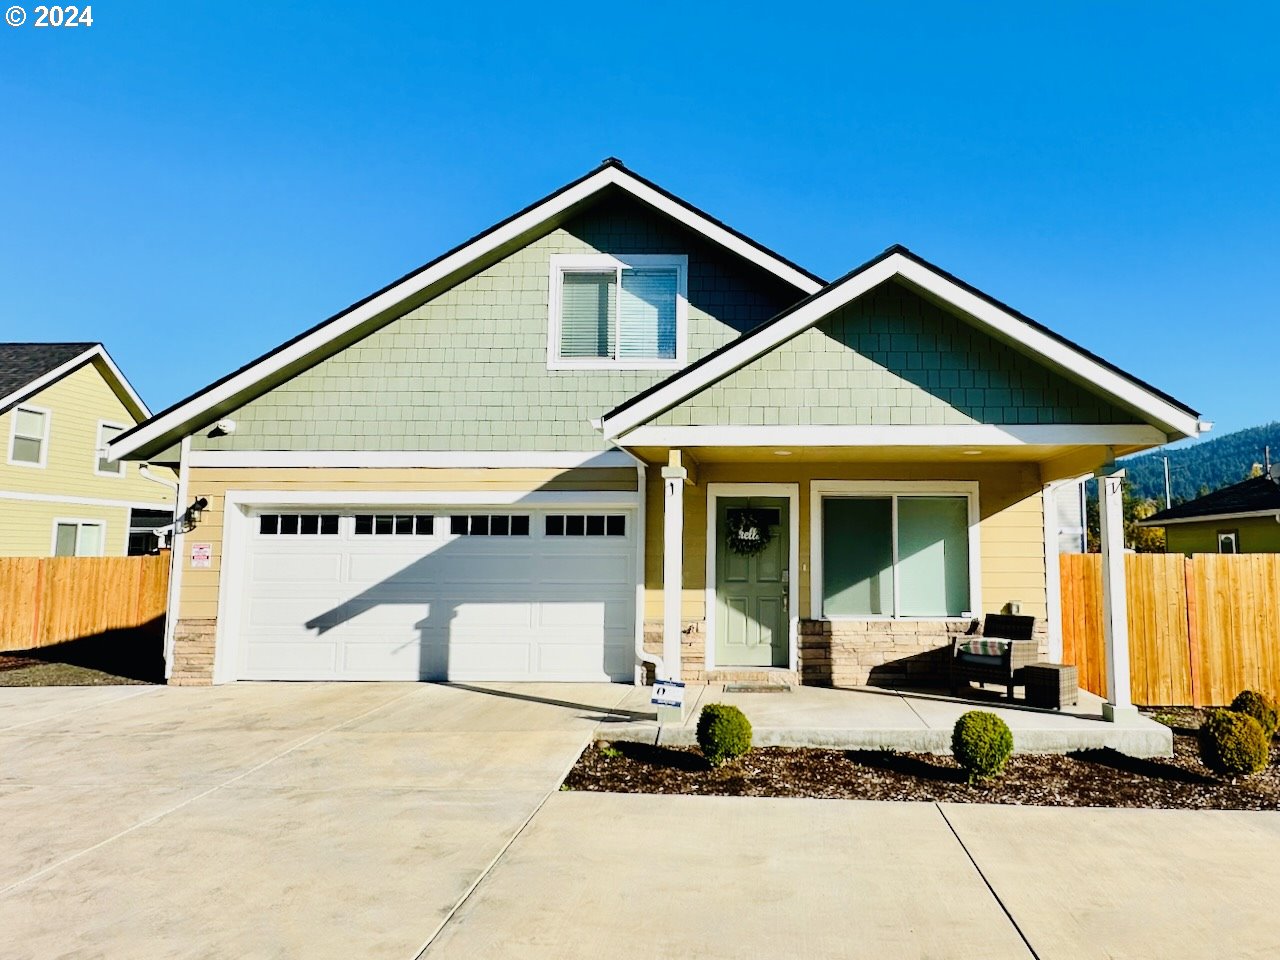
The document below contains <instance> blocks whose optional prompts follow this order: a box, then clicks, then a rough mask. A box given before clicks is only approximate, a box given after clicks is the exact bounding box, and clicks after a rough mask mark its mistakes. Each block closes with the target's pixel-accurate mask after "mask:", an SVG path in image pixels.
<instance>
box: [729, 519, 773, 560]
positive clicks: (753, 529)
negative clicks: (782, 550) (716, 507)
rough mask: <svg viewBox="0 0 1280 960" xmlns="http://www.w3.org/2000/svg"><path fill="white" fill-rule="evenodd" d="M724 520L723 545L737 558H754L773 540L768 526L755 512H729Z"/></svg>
mask: <svg viewBox="0 0 1280 960" xmlns="http://www.w3.org/2000/svg"><path fill="white" fill-rule="evenodd" d="M726 520H727V524H726V525H727V526H728V528H729V532H728V535H727V536H726V537H725V545H726V546H727V547H728V548H729V549H730V550H732V551H733V552H734V553H736V554H738V555H739V556H743V557H754V556H755V555H756V554H758V553H760V552H762V551H763V550H764V549H765V547H767V546H769V544H770V542H771V541H772V540H773V534H772V533H771V532H770V531H769V525H768V524H767V523H765V522H764V518H763V517H762V516H760V514H759V513H758V512H757V511H755V510H749V509H743V510H730V511H729V514H728V517H727V518H726Z"/></svg>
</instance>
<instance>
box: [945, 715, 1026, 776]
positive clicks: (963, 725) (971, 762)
mask: <svg viewBox="0 0 1280 960" xmlns="http://www.w3.org/2000/svg"><path fill="white" fill-rule="evenodd" d="M951 752H952V753H953V754H955V758H956V762H957V763H959V764H960V766H962V767H964V769H965V771H966V772H967V773H968V774H969V782H970V783H977V782H978V781H979V780H987V779H989V778H991V777H996V776H999V775H1000V773H1001V771H1003V770H1004V765H1005V764H1006V763H1007V762H1008V760H1009V756H1010V754H1012V753H1013V734H1012V733H1011V732H1010V730H1009V725H1008V724H1007V723H1005V722H1004V721H1003V720H1001V719H1000V718H999V717H997V716H996V715H995V714H994V713H990V712H988V711H986V710H970V711H969V712H968V713H966V714H964V715H963V716H962V717H961V718H960V719H959V720H957V721H956V725H955V727H954V728H953V729H952V731H951Z"/></svg>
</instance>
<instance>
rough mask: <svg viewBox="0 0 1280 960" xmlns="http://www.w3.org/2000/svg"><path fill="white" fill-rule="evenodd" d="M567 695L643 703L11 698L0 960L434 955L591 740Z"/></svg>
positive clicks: (391, 693)
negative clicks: (429, 949) (430, 947)
mask: <svg viewBox="0 0 1280 960" xmlns="http://www.w3.org/2000/svg"><path fill="white" fill-rule="evenodd" d="M567 690H568V691H569V692H572V693H574V694H575V695H576V696H578V697H580V698H581V699H582V701H583V702H584V703H589V704H594V705H597V706H599V705H608V704H612V703H616V702H617V701H619V700H621V699H622V698H623V697H624V696H625V695H626V694H627V693H628V688H627V687H620V686H610V685H607V684H600V685H591V686H585V687H584V686H578V687H574V688H566V687H565V686H563V685H559V686H555V687H551V686H546V687H542V686H540V685H537V684H523V685H515V686H508V687H506V688H499V687H497V686H496V685H490V689H489V690H487V691H486V690H481V689H479V688H476V689H460V688H454V687H443V686H436V685H427V684H380V683H379V684H236V685H232V686H227V687H219V688H215V689H189V688H188V689H183V688H162V687H144V688H139V687H127V688H126V687H114V688H103V687H98V688H67V689H51V688H46V689H5V690H3V691H0V824H2V825H3V827H2V829H3V841H2V842H0V930H2V931H4V933H3V935H2V936H0V939H2V940H3V943H4V946H3V948H0V954H3V956H4V957H5V958H19V957H32V958H35V957H39V958H45V960H49V958H64V957H65V958H71V957H77V958H78V957H113V958H114V957H121V958H125V957H128V958H138V957H146V958H149V960H158V958H167V957H184V958H185V957H237V958H246V960H247V958H258V957H263V958H266V957H272V958H274V957H308V958H325V957H334V958H343V960H348V958H351V957H361V958H366V957H367V958H373V957H390V958H396V960H409V958H413V957H416V956H417V955H418V953H419V952H420V951H421V950H422V948H423V946H424V945H425V944H426V942H427V941H428V940H429V939H430V938H431V937H432V936H433V935H434V934H435V932H436V931H437V929H438V928H439V927H440V925H441V923H442V922H443V921H444V920H445V918H446V917H447V916H448V915H449V913H450V911H451V910H453V908H454V907H455V905H456V904H457V903H458V902H459V901H460V900H461V899H462V898H463V897H464V896H465V895H466V893H467V892H468V891H469V890H470V889H471V887H472V886H473V885H474V884H475V883H476V881H477V880H478V879H479V878H480V877H481V876H482V875H483V874H484V872H485V871H486V870H487V869H488V868H489V867H490V866H491V864H492V863H493V861H494V860H495V858H497V857H498V856H499V854H500V853H501V852H502V851H503V849H504V848H505V847H506V846H507V844H508V843H510V841H511V839H512V837H513V836H515V835H516V833H517V832H518V831H519V830H520V829H521V828H522V827H523V826H524V824H525V823H526V822H527V821H528V819H529V817H530V816H531V815H532V814H533V812H534V811H535V810H537V808H538V806H539V805H540V804H541V803H542V801H543V800H544V799H545V798H546V796H547V794H548V793H549V792H550V791H553V790H555V789H556V788H557V787H558V785H559V782H560V780H561V778H562V777H563V775H564V773H565V771H566V770H567V769H568V767H569V765H570V764H572V762H573V761H574V759H575V758H576V757H577V755H578V753H579V751H580V750H581V748H582V746H583V745H584V744H585V743H586V742H587V740H588V739H589V737H590V735H591V730H592V728H593V727H594V725H595V723H596V722H597V721H598V720H599V719H600V717H601V714H600V713H599V712H597V711H595V710H590V709H578V708H575V707H573V706H572V705H565V706H560V705H555V704H551V703H543V702H538V699H537V698H539V697H544V698H546V699H555V698H556V697H562V696H564V694H565V693H566V691H567ZM508 691H515V694H514V695H504V694H505V693H507V692H508ZM547 694H551V696H550V697H547V696H546V695H547Z"/></svg>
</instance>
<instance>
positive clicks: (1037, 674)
mask: <svg viewBox="0 0 1280 960" xmlns="http://www.w3.org/2000/svg"><path fill="white" fill-rule="evenodd" d="M1022 682H1023V684H1025V686H1026V688H1027V703H1028V705H1030V706H1033V707H1052V708H1053V709H1054V710H1061V709H1062V708H1063V707H1067V706H1074V705H1075V704H1076V703H1078V702H1079V701H1080V676H1079V673H1078V672H1077V670H1076V668H1075V667H1074V666H1072V665H1071V664H1068V663H1032V664H1028V665H1027V666H1025V667H1023V668H1022Z"/></svg>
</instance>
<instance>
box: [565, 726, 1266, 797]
mask: <svg viewBox="0 0 1280 960" xmlns="http://www.w3.org/2000/svg"><path fill="white" fill-rule="evenodd" d="M1155 715H1156V717H1157V719H1160V720H1161V721H1162V722H1165V723H1168V724H1169V726H1171V727H1172V728H1173V731H1174V742H1173V750H1174V756H1173V757H1171V758H1155V759H1150V760H1139V759H1136V758H1133V757H1128V756H1125V755H1124V754H1121V753H1116V752H1115V751H1114V750H1088V751H1083V752H1080V753H1073V754H1067V755H1065V756H1039V755H1015V756H1014V757H1012V758H1011V759H1010V760H1009V764H1008V766H1007V767H1006V768H1005V772H1004V775H1003V776H1002V777H1001V778H1000V779H998V780H995V781H992V782H989V783H983V784H977V785H970V784H968V783H966V782H965V775H964V773H963V772H962V771H961V769H960V767H959V766H958V765H957V764H956V763H955V761H954V760H952V759H951V758H950V757H945V756H935V755H933V754H921V753H893V752H883V751H844V750H812V749H793V748H787V747H763V748H759V749H755V750H752V751H751V752H750V753H749V754H747V755H746V756H745V757H742V758H740V759H738V760H737V761H735V762H733V763H730V764H726V765H725V766H723V767H721V768H720V769H718V770H713V769H711V768H710V767H709V766H708V764H707V762H706V761H705V760H704V759H703V757H702V754H701V753H699V752H698V749H697V748H696V747H685V748H674V747H654V746H650V745H645V744H638V743H615V744H612V745H609V746H606V747H603V748H602V746H601V745H599V744H597V745H594V746H591V747H588V748H587V749H586V750H585V751H584V752H583V754H582V756H581V757H580V758H579V759H578V762H577V764H576V765H575V766H574V768H573V769H572V770H571V771H570V772H569V776H568V777H567V778H566V779H565V781H564V785H563V786H562V787H561V789H563V790H584V791H596V792H607V793H678V794H697V795H709V796H730V797H820V798H828V799H841V800H924V801H946V802H951V803H1008V804H1021V805H1030V806H1062V807H1156V808H1163V809H1187V810H1280V748H1277V747H1275V746H1274V745H1273V747H1272V751H1271V765H1270V766H1269V767H1267V769H1266V770H1264V771H1262V772H1261V773H1259V774H1256V775H1254V776H1252V777H1247V778H1240V779H1237V780H1231V779H1228V778H1224V777H1219V776H1218V775H1216V774H1214V773H1212V772H1211V771H1209V770H1208V769H1206V768H1205V767H1204V765H1203V764H1201V763H1200V756H1199V750H1198V748H1197V744H1196V736H1195V728H1196V727H1198V726H1199V721H1200V719H1201V715H1200V711H1195V710H1178V711H1159V712H1156V714H1155Z"/></svg>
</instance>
